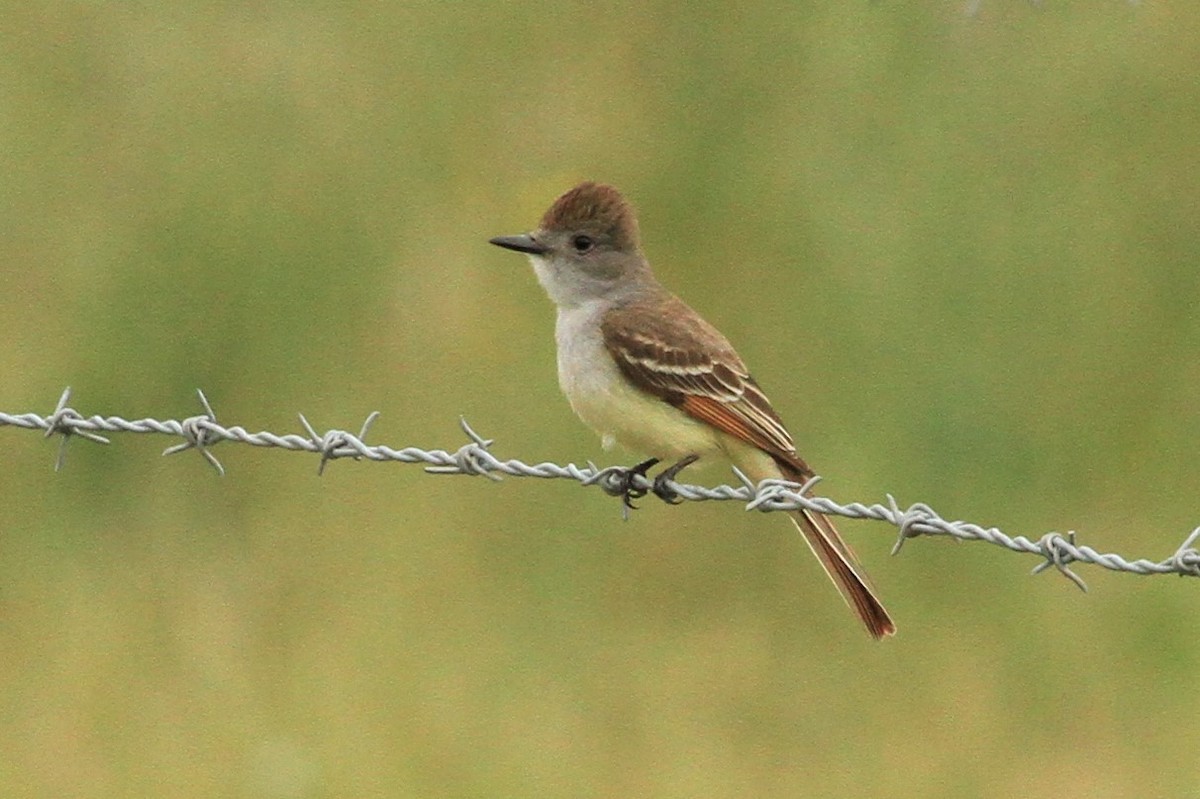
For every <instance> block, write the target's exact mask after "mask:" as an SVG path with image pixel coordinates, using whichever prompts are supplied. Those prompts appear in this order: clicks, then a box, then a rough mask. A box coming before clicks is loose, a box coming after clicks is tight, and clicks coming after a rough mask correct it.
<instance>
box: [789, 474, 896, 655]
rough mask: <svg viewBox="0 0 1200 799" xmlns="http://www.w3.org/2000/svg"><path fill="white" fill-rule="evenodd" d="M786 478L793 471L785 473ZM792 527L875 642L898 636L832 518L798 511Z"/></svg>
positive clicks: (811, 512)
mask: <svg viewBox="0 0 1200 799" xmlns="http://www.w3.org/2000/svg"><path fill="white" fill-rule="evenodd" d="M782 470H783V471H784V472H785V474H786V473H788V472H790V471H791V470H790V469H787V468H786V467H784V468H783V469H782ZM787 478H788V479H789V480H795V481H797V482H802V480H801V479H800V477H799V475H793V474H787ZM790 518H791V520H792V523H793V524H795V525H796V529H798V530H799V531H800V532H801V533H803V534H804V540H805V542H806V543H807V544H808V548H809V549H811V550H812V551H813V554H814V555H816V556H817V559H818V560H820V561H821V565H822V566H823V567H824V568H825V573H826V574H828V575H829V579H830V580H833V584H834V585H835V586H837V589H838V591H839V592H840V593H841V595H842V599H844V600H846V604H847V605H849V606H850V607H851V608H852V609H853V610H854V611H855V612H856V613H857V614H858V617H859V618H860V619H862V621H863V624H865V625H866V626H867V632H869V633H870V634H871V635H872V636H874V637H875V638H876V639H880V638H885V637H887V636H889V635H895V634H896V624H895V622H893V621H892V617H891V616H889V615H888V612H887V610H886V609H885V608H884V607H883V604H882V603H881V602H880V601H879V597H878V596H876V594H875V587H874V586H873V585H871V581H870V580H869V579H868V578H867V573H866V572H865V571H863V568H862V566H861V565H859V562H858V558H857V557H855V555H854V550H852V549H850V547H849V545H847V544H846V542H845V541H843V540H842V537H841V536H840V535H838V531H837V528H835V527H834V526H833V522H831V521H829V517H827V516H825V515H824V514H821V513H816V512H814V511H809V510H803V509H802V510H797V511H795V512H793V513H791V514H790Z"/></svg>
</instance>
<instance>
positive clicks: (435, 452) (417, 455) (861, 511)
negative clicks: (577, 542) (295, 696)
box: [0, 387, 1200, 591]
mask: <svg viewBox="0 0 1200 799" xmlns="http://www.w3.org/2000/svg"><path fill="white" fill-rule="evenodd" d="M197 394H198V395H199V399H200V404H201V406H202V407H203V409H204V413H203V414H201V415H197V416H190V417H188V418H186V419H183V420H175V419H166V420H162V421H159V420H157V419H136V420H132V421H131V420H127V419H123V418H121V417H119V416H86V417H85V416H83V415H82V414H80V413H79V412H78V411H76V410H75V409H73V408H71V407H70V406H69V405H68V404H67V403H68V402H69V401H70V398H71V389H70V388H69V387H68V388H67V389H66V390H64V391H63V393H62V396H61V397H60V398H59V401H58V405H57V406H56V407H55V409H54V412H53V413H51V414H50V415H49V416H41V415H39V414H36V413H22V414H7V413H3V412H0V426H6V425H7V426H11V427H17V428H22V429H27V430H42V431H44V433H45V436H46V437H47V438H49V437H51V436H53V435H59V436H61V437H62V438H61V441H60V444H59V447H58V454H57V458H56V461H55V467H54V468H55V471H58V470H60V469H61V468H62V466H63V463H64V459H65V457H66V448H67V443H68V442H69V441H70V440H71V438H72V437H74V436H78V437H80V438H83V439H86V440H88V441H93V442H95V443H98V444H108V443H110V442H109V439H108V438H107V437H106V436H104V435H101V433H157V434H161V435H168V436H173V437H176V438H182V439H183V441H182V443H178V444H174V445H172V446H169V447H167V448H166V449H165V450H163V455H174V454H176V453H179V452H184V451H186V450H190V449H195V450H197V451H198V452H199V453H200V455H201V456H202V457H203V458H204V459H205V460H206V461H208V463H209V465H211V466H212V467H213V468H214V469H215V470H216V471H217V473H218V474H221V475H224V474H225V468H224V467H223V466H222V465H221V462H220V461H219V460H217V458H216V456H215V455H213V453H212V451H211V448H212V447H213V446H215V445H217V444H220V443H222V442H226V441H229V442H235V443H241V444H249V445H251V446H255V447H276V448H280V449H286V450H293V451H300V452H310V453H314V454H317V455H319V456H320V461H319V463H318V466H317V473H318V474H323V473H324V471H325V467H326V466H327V465H328V463H329V462H330V461H332V460H336V459H338V458H354V459H355V460H359V459H363V458H365V459H367V460H372V461H399V462H401V463H423V464H425V471H426V472H429V473H431V474H466V475H477V476H483V477H487V478H488V479H490V480H500V479H501V476H502V475H508V476H510V477H540V478H544V479H569V480H575V481H577V482H579V483H580V484H582V485H585V486H590V485H596V486H599V487H600V488H601V489H602V490H604V491H605V492H606V493H609V494H612V495H620V494H621V493H622V492H623V490H624V487H625V485H627V483H628V481H630V480H632V482H633V484H634V486H635V487H636V488H638V489H639V490H648V489H650V487H651V483H650V481H648V480H647V479H646V478H644V477H642V476H640V475H632V476H630V475H629V470H628V469H625V468H623V467H619V466H609V467H605V468H600V467H597V466H596V465H595V464H594V463H591V462H590V461H589V462H588V464H587V466H586V467H580V466H577V465H575V464H574V463H568V464H566V465H565V466H561V465H559V464H556V463H551V462H542V463H536V464H527V463H524V462H522V461H519V460H516V459H508V460H500V459H499V458H497V457H496V456H495V455H493V454H492V453H491V451H490V447H491V446H492V444H493V440H492V439H488V438H483V437H482V436H480V435H479V434H478V433H476V432H475V431H474V430H473V429H472V428H471V426H470V425H469V424H467V422H466V420H465V419H460V425H461V426H462V430H463V433H464V434H466V436H467V438H468V442H467V443H466V444H464V445H463V446H461V447H459V448H458V449H457V450H454V451H453V452H451V451H448V450H442V449H432V450H427V449H422V448H420V447H404V448H403V449H393V448H391V447H387V446H383V445H379V444H375V445H371V444H367V443H366V441H365V439H366V437H367V435H368V434H369V433H370V429H371V426H372V425H373V424H374V422H375V420H376V419H378V418H379V412H378V411H376V412H373V413H372V414H370V415H369V416H368V417H367V418H366V420H365V421H364V422H363V424H362V425H361V427H360V428H359V432H358V434H357V435H356V434H354V433H350V432H349V431H346V430H339V429H331V430H327V431H325V432H324V433H319V432H317V430H316V429H315V428H314V427H313V426H312V425H311V424H309V421H308V419H306V418H305V417H304V415H303V414H300V416H299V418H300V424H301V426H302V427H303V428H304V435H300V434H296V433H286V434H283V435H279V434H276V433H271V432H267V431H260V432H257V433H251V432H248V431H247V430H246V428H244V427H241V426H233V427H225V426H223V425H221V424H219V423H218V422H217V415H216V413H215V412H214V411H213V408H212V406H211V405H210V404H209V402H208V399H207V397H205V396H204V392H203V391H199V390H198V391H197ZM734 471H735V473H736V475H737V477H738V479H739V481H740V483H741V485H740V486H729V485H720V486H715V487H712V488H709V487H705V486H698V485H690V484H686V483H675V482H672V483H671V487H672V488H673V489H674V490H675V491H676V492H677V494H678V496H679V497H680V498H681V499H685V500H690V501H693V502H699V501H705V500H722V501H729V500H732V501H736V502H742V503H744V504H745V506H746V510H757V511H762V512H772V511H788V510H796V509H798V508H807V509H810V510H814V511H817V512H820V513H824V514H827V515H830V516H843V517H846V518H849V519H870V520H873V521H882V522H887V523H889V524H891V525H893V526H895V527H897V528H898V529H899V535H898V536H897V538H896V543H895V545H894V546H893V547H892V554H897V553H898V552H899V551H900V549H901V547H902V546H903V545H904V542H905V541H907V540H908V539H910V538H916V537H918V536H924V535H933V536H938V535H940V536H949V537H951V538H955V539H958V540H961V541H985V542H987V543H989V544H993V545H995V546H999V547H1003V548H1005V549H1008V550H1010V551H1012V552H1023V553H1026V554H1030V555H1036V556H1037V557H1039V558H1040V559H1041V561H1042V562H1041V563H1039V564H1038V565H1037V566H1035V567H1034V569H1033V572H1034V573H1035V574H1036V573H1039V572H1042V571H1045V570H1046V569H1050V568H1054V569H1056V570H1057V571H1058V572H1059V573H1061V574H1062V575H1063V576H1065V577H1067V578H1068V579H1070V580H1071V581H1072V582H1074V583H1075V584H1076V585H1077V586H1079V587H1080V588H1081V589H1083V590H1085V591H1086V590H1087V585H1086V584H1085V583H1084V581H1083V580H1082V579H1081V578H1080V577H1079V575H1078V574H1076V573H1075V572H1074V571H1073V570H1072V569H1071V568H1070V567H1071V564H1075V563H1087V564H1091V565H1094V566H1101V567H1103V568H1105V569H1109V570H1111V571H1116V572H1123V573H1128V574H1141V575H1155V574H1178V575H1181V576H1190V577H1200V551H1197V550H1196V548H1195V545H1196V544H1197V541H1198V540H1200V527H1197V528H1196V529H1195V530H1193V531H1192V532H1191V534H1189V535H1188V536H1187V538H1186V539H1185V540H1184V541H1183V543H1182V544H1181V545H1180V546H1179V547H1178V549H1176V550H1175V552H1174V553H1173V554H1172V555H1171V556H1170V557H1168V558H1167V559H1165V560H1161V561H1153V560H1149V559H1147V558H1138V559H1135V560H1127V559H1125V558H1123V557H1121V556H1120V555H1117V554H1115V553H1111V552H1110V553H1102V552H1099V551H1097V550H1095V549H1093V548H1092V547H1089V546H1085V545H1082V544H1077V543H1076V541H1075V534H1074V532H1067V533H1066V534H1061V533H1058V532H1049V533H1046V534H1045V535H1043V536H1041V537H1040V538H1038V539H1037V540H1036V541H1035V540H1031V539H1029V538H1026V537H1025V536H1015V537H1014V536H1009V535H1007V534H1006V533H1004V532H1003V531H1001V530H999V529H998V528H995V527H982V526H980V525H977V524H973V523H971V522H965V521H961V520H954V521H951V520H947V519H944V518H942V517H941V516H939V515H938V514H937V513H936V512H935V511H934V510H933V509H932V508H930V507H929V506H928V505H925V504H923V503H916V504H913V505H910V506H908V507H907V508H901V507H900V505H899V503H898V502H897V501H896V499H895V498H894V497H892V496H891V495H890V494H889V495H887V504H880V503H876V504H872V505H864V504H862V503H860V502H852V503H850V504H848V505H841V504H839V503H837V502H834V501H833V500H832V499H829V498H827V497H815V496H807V494H808V493H809V492H810V491H811V490H812V489H813V487H814V486H815V485H816V484H817V482H818V481H819V480H820V478H819V477H814V478H812V479H811V480H809V481H808V482H807V483H805V484H803V485H798V484H796V483H791V482H788V481H786V480H764V481H762V482H761V483H759V484H757V485H755V484H754V483H752V482H751V481H750V480H749V478H747V477H746V475H744V474H742V473H741V472H739V471H737V470H736V469H735V470H734Z"/></svg>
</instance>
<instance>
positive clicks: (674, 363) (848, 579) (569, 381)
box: [491, 183, 896, 638]
mask: <svg viewBox="0 0 1200 799" xmlns="http://www.w3.org/2000/svg"><path fill="white" fill-rule="evenodd" d="M491 243H492V244H495V245H497V246H499V247H504V248H506V249H509V250H516V251H517V252H521V253H525V254H526V255H528V256H529V260H530V261H531V262H532V263H533V269H534V272H536V273H537V277H538V281H539V282H540V283H541V284H542V287H543V288H545V290H546V293H547V294H549V295H550V299H551V300H553V301H554V304H555V305H556V306H558V322H557V325H556V328H555V337H556V339H557V342H558V381H559V385H561V387H562V390H563V393H564V394H566V396H567V400H568V401H570V403H571V408H572V409H573V410H574V411H575V413H576V415H578V416H579V418H580V419H582V420H583V421H584V422H585V423H586V424H587V425H588V426H589V427H591V428H592V429H593V430H595V431H596V432H597V433H599V434H600V436H601V440H602V441H603V444H604V446H605V448H606V449H607V448H608V447H611V446H612V445H613V444H614V443H617V442H620V443H621V444H622V445H624V446H625V447H628V448H629V449H632V450H634V451H636V452H642V453H645V454H646V455H651V456H654V457H653V458H651V460H649V461H647V462H646V463H644V464H640V465H639V466H637V467H634V470H633V472H634V473H640V474H644V473H645V470H646V469H647V468H649V467H650V466H652V465H654V464H655V463H657V462H658V461H659V459H662V458H668V459H678V462H677V463H676V464H675V465H674V466H672V467H670V468H669V469H667V470H666V471H664V472H663V473H662V474H660V475H659V476H658V477H657V478H656V479H655V481H654V485H655V493H656V494H658V495H659V496H660V497H662V498H663V499H667V500H668V501H669V500H670V497H671V492H670V489H669V487H667V485H666V481H667V480H671V479H674V477H675V475H676V474H678V472H679V470H680V469H682V468H683V467H685V466H687V465H688V464H690V463H693V462H695V461H696V460H698V459H699V458H705V457H708V456H711V455H720V456H723V457H725V458H727V459H728V460H729V461H732V462H733V464H734V465H736V466H737V467H738V468H740V469H741V470H742V471H743V472H745V473H746V475H747V476H749V477H750V478H751V479H752V480H755V481H761V480H765V479H768V478H775V479H780V478H782V479H785V480H790V481H793V482H796V483H803V482H805V481H806V480H808V479H809V478H811V477H812V476H813V474H814V472H813V470H812V469H810V468H809V466H808V464H807V463H805V462H804V461H803V460H801V458H800V456H799V455H797V454H796V446H795V444H794V443H793V442H792V436H791V434H789V433H788V431H787V428H786V427H784V425H783V422H782V421H781V420H780V418H779V415H778V414H776V413H775V410H774V409H773V408H772V407H771V403H770V402H769V401H768V400H767V397H766V395H764V394H763V392H762V389H760V388H759V387H758V384H757V383H755V382H754V380H753V379H752V378H751V377H750V372H749V371H748V370H747V369H746V366H745V364H744V363H742V359H741V358H739V357H738V354H737V353H736V352H735V351H734V349H733V347H732V346H731V345H730V344H729V342H728V341H727V340H726V339H725V337H724V336H723V335H721V334H720V333H719V332H718V331H717V329H716V328H714V327H713V326H712V325H710V324H709V323H708V322H706V321H704V319H702V318H701V317H700V315H699V314H697V313H696V312H695V311H693V310H692V309H691V308H689V307H688V306H687V305H686V304H684V302H683V301H682V300H681V299H679V298H678V297H676V296H675V295H674V294H672V293H671V292H669V291H667V289H665V288H663V286H662V285H661V284H660V283H659V282H658V280H656V279H655V277H654V274H653V273H652V272H651V271H650V265H649V263H647V261H646V256H645V255H643V254H642V248H641V242H640V238H639V234H638V223H637V218H636V217H635V215H634V212H633V209H632V208H631V207H630V206H629V204H628V203H627V202H626V201H625V198H624V197H622V196H621V194H620V192H618V191H617V190H616V189H615V188H613V187H612V186H606V185H603V184H598V183H582V184H580V185H578V186H576V187H575V188H573V189H571V190H570V191H568V192H567V193H566V194H564V195H562V196H561V197H559V198H558V199H557V200H556V201H555V202H554V204H553V205H552V206H550V209H549V210H548V211H547V212H546V214H545V216H543V217H542V221H541V225H540V226H539V227H538V229H537V230H535V231H533V232H530V233H522V234H520V235H516V236H498V237H496V238H494V239H492V240H491ZM626 500H627V501H628V494H627V496H626ZM791 519H792V521H793V523H795V525H796V527H797V528H798V529H799V530H800V532H801V533H803V535H804V540H805V541H806V542H807V543H808V545H809V547H810V548H811V549H812V551H813V553H814V554H815V555H816V556H817V558H818V559H820V561H821V565H822V566H824V568H825V572H826V573H827V574H828V575H829V577H830V579H832V580H833V583H834V585H836V586H837V588H838V590H839V591H840V592H841V594H842V597H843V598H844V599H845V600H846V603H847V604H848V605H850V607H851V608H852V609H854V610H855V611H856V612H857V613H858V615H859V617H860V618H861V619H862V621H863V623H864V624H865V625H866V627H867V630H868V631H869V632H870V633H871V635H873V636H875V637H876V638H883V637H884V636H888V635H892V634H893V633H895V632H896V625H895V624H894V623H893V622H892V619H891V617H890V616H888V613H887V611H886V610H884V607H883V605H882V604H881V603H880V601H879V599H878V597H876V595H875V590H874V589H873V588H872V586H871V583H870V581H869V580H868V579H867V576H866V573H865V572H864V571H863V569H862V567H861V566H860V565H859V563H858V560H857V559H856V558H855V556H854V553H853V551H852V550H851V549H850V547H849V546H847V545H846V543H845V541H843V540H842V538H841V536H840V535H838V532H837V530H836V529H835V528H834V526H833V524H832V523H831V522H830V521H829V519H828V518H827V517H825V516H824V515H822V514H820V513H817V512H815V511H810V510H807V509H800V510H796V511H793V512H792V513H791Z"/></svg>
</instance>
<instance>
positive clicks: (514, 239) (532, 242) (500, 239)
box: [488, 233, 550, 255]
mask: <svg viewBox="0 0 1200 799" xmlns="http://www.w3.org/2000/svg"><path fill="white" fill-rule="evenodd" d="M488 243H489V244H495V245H496V246H497V247H503V248H504V249H506V250H516V251H517V252H524V253H528V254H530V255H545V254H546V253H548V252H550V248H549V247H547V246H546V245H545V244H542V243H541V242H539V241H538V240H537V239H535V238H534V237H533V236H532V235H531V234H529V233H522V234H520V235H518V236H497V237H496V238H494V239H488Z"/></svg>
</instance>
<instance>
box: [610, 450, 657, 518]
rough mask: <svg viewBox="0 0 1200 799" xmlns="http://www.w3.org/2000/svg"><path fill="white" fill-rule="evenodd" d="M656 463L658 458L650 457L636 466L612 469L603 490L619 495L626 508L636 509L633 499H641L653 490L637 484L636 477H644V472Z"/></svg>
mask: <svg viewBox="0 0 1200 799" xmlns="http://www.w3.org/2000/svg"><path fill="white" fill-rule="evenodd" d="M657 463H658V458H651V459H650V460H647V461H642V462H641V463H639V464H638V465H637V466H631V467H629V468H617V469H613V470H612V471H613V475H612V479H611V481H610V482H609V484H608V486H606V487H605V489H604V490H605V491H607V492H608V493H610V494H612V495H613V496H615V497H620V498H621V502H623V503H624V504H625V507H626V508H629V509H630V510H637V505H634V504H633V501H634V500H635V499H641V498H642V497H644V496H646V494H648V493H649V491H650V490H653V489H645V488H642V487H641V486H639V485H638V484H637V478H638V477H646V472H648V471H650V469H651V468H652V467H653V466H655V465H656V464H657ZM656 493H657V492H656Z"/></svg>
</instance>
